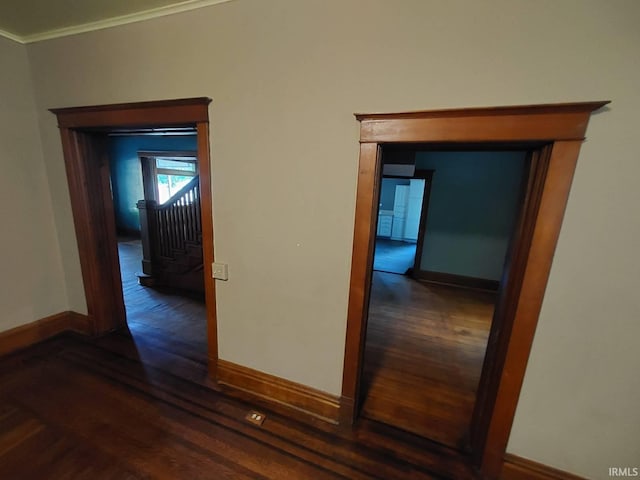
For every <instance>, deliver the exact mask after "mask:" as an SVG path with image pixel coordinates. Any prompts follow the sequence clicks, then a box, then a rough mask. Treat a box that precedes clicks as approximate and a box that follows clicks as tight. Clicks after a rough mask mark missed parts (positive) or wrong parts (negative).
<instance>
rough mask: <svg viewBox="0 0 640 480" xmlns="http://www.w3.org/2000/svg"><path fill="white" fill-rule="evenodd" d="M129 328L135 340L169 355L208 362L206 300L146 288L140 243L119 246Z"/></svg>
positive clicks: (129, 241) (123, 241) (134, 242)
mask: <svg viewBox="0 0 640 480" xmlns="http://www.w3.org/2000/svg"><path fill="white" fill-rule="evenodd" d="M118 255H119V256H120V270H121V275H122V290H123V293H124V303H125V307H126V310H127V324H128V325H129V330H130V331H131V334H132V335H133V336H134V338H136V339H137V338H140V337H143V338H144V339H146V340H147V341H151V340H154V341H156V342H158V343H160V344H162V345H164V346H165V348H166V349H168V350H169V351H173V352H174V353H182V354H184V355H187V356H189V357H191V358H199V359H201V360H203V361H204V360H205V359H206V358H207V321H206V318H207V316H206V306H205V303H204V300H200V299H198V298H197V297H189V296H184V295H177V294H175V293H174V292H171V291H165V290H162V289H155V288H150V287H143V286H141V285H140V284H139V283H138V277H137V276H136V274H137V273H139V272H141V270H142V266H141V260H142V246H141V243H140V240H132V239H123V240H122V241H120V242H118Z"/></svg>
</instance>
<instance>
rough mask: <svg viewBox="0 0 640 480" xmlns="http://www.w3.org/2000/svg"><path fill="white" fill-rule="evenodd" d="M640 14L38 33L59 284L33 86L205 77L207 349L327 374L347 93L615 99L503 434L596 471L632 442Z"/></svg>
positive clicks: (72, 293) (228, 15)
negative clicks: (211, 225)
mask: <svg viewBox="0 0 640 480" xmlns="http://www.w3.org/2000/svg"><path fill="white" fill-rule="evenodd" d="M639 22H640V2H637V1H635V0H628V1H622V0H619V1H603V0H575V1H570V0H561V1H558V0H537V1H535V2H534V1H531V0H521V1H518V0H494V1H492V2H476V1H473V0H469V1H448V2H445V1H439V0H430V1H426V0H397V1H391V0H303V1H301V0H268V1H267V0H236V1H233V2H229V3H225V4H221V5H217V6H214V7H210V8H206V9H202V10H197V11H193V12H190V13H185V14H180V15H175V16H172V17H165V18H161V19H156V20H152V21H148V22H143V23H138V24H132V25H128V26H122V27H118V28H113V29H109V30H103V31H99V32H94V33H90V34H84V35H80V36H74V37H68V38H63V39H58V40H52V41H46V42H42V43H37V44H33V45H30V46H29V55H30V60H31V64H32V72H33V77H34V82H35V91H36V96H37V102H38V106H39V112H40V124H41V129H42V142H43V147H44V151H45V152H46V154H45V161H46V164H47V166H48V170H49V181H50V185H51V190H52V192H51V193H52V197H53V200H54V205H55V207H54V213H55V218H56V225H57V227H58V235H59V241H60V244H61V246H62V248H61V251H62V257H63V263H64V268H65V276H66V285H67V288H68V291H69V300H70V305H71V307H72V308H73V309H77V310H81V311H82V310H84V309H85V308H86V307H85V304H84V295H83V291H82V284H81V278H80V273H79V266H78V259H77V252H76V249H75V244H74V232H73V226H72V221H71V212H70V208H69V202H68V193H67V188H66V182H65V178H64V172H63V170H62V155H61V148H60V145H59V140H58V137H57V131H56V125H55V120H54V118H53V116H52V115H50V114H49V113H47V112H46V108H49V107H62V106H71V105H86V104H99V103H111V102H126V101H140V100H152V99H163V98H176V97H192V96H202V95H205V96H210V97H212V98H213V104H212V106H211V110H210V112H211V118H212V127H211V132H212V166H213V188H214V222H215V232H216V237H215V243H216V252H215V253H216V257H217V259H218V260H219V261H221V262H227V263H228V264H229V276H230V279H229V281H228V282H226V283H223V282H221V283H218V291H217V294H218V297H217V299H218V318H219V344H220V356H221V358H223V359H225V360H229V361H232V362H236V363H239V364H241V365H246V366H248V367H252V368H256V369H259V370H262V371H266V372H268V373H271V374H274V375H278V376H282V377H285V378H288V379H291V380H294V381H297V382H301V383H304V384H308V385H312V386H314V387H317V388H320V389H322V390H326V391H328V392H331V393H334V394H337V393H339V391H340V383H341V375H342V360H343V349H344V335H345V323H346V308H347V294H348V280H349V262H350V249H351V241H352V224H353V215H354V198H355V182H356V171H357V152H358V142H357V140H358V125H357V122H356V121H355V120H354V117H353V115H352V114H353V113H354V112H372V111H383V112H385V111H386V112H388V111H399V110H415V109H425V108H426V109H435V108H448V107H466V106H480V105H509V104H531V103H544V102H569V101H582V100H600V99H611V100H612V101H613V104H612V107H611V109H610V110H609V111H605V112H603V113H599V114H598V115H596V116H594V117H593V119H592V122H591V125H590V127H589V130H588V138H589V139H588V141H587V142H586V143H585V145H584V148H583V154H582V155H581V158H580V165H579V167H578V171H577V174H576V178H575V182H574V188H573V191H572V195H571V198H570V202H569V207H568V211H567V217H566V222H565V225H564V228H563V232H562V235H561V240H560V245H559V249H558V254H557V257H556V260H555V263H554V267H553V271H552V276H551V283H550V287H549V292H548V295H547V297H546V300H545V305H544V309H543V312H542V318H541V321H540V328H539V332H538V334H537V338H536V342H535V346H534V350H533V353H532V356H531V360H530V366H529V370H528V374H527V378H526V383H525V386H524V390H523V394H522V398H521V402H520V406H519V409H518V412H517V417H516V422H515V426H514V431H513V434H512V438H511V442H510V445H509V451H511V452H513V453H516V454H519V455H522V456H525V457H528V458H532V459H534V460H537V461H540V462H543V463H547V464H550V465H553V466H556V467H559V468H563V469H567V470H570V471H573V472H576V473H578V474H582V475H586V476H589V477H591V478H605V477H606V473H607V472H606V468H607V467H608V466H609V465H626V464H632V463H633V462H636V463H637V462H638V459H640V451H639V449H640V447H639V443H638V439H637V432H638V431H640V413H639V410H638V408H637V405H638V403H639V397H640V384H639V382H638V374H637V365H638V363H639V362H638V354H637V338H639V337H640V322H638V319H639V316H640V315H639V313H640V311H639V310H640V303H639V299H640V295H638V294H637V292H636V290H637V289H638V287H640V278H639V277H638V275H639V274H638V272H639V269H638V265H637V258H638V254H637V243H638V238H639V235H640V225H639V220H638V213H637V206H638V201H639V200H640V195H639V194H638V188H637V186H636V183H637V179H638V178H640V162H638V154H637V146H636V142H635V141H634V140H635V136H636V132H635V126H636V125H637V116H636V112H635V111H634V109H637V108H639V107H640V101H639V96H638V93H637V85H638V84H640V71H639V66H638V65H639V64H638V62H637V56H638V55H637V54H638V45H640V35H639V32H640V29H638V28H637V25H638V24H639ZM634 346H635V347H634Z"/></svg>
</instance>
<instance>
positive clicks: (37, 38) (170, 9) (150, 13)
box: [0, 0, 233, 44]
mask: <svg viewBox="0 0 640 480" xmlns="http://www.w3.org/2000/svg"><path fill="white" fill-rule="evenodd" d="M231 1H233V0H186V1H184V2H180V3H176V4H174V5H166V6H164V7H158V8H152V9H150V10H144V11H142V12H136V13H131V14H128V15H121V16H119V17H112V18H107V19H104V20H99V21H96V22H89V23H83V24H81V25H74V26H72V27H64V28H57V29H53V30H47V31H45V32H40V33H35V34H32V35H24V36H20V35H15V34H12V33H9V32H7V31H4V30H0V36H3V37H6V38H9V39H11V40H13V41H15V42H18V43H22V44H26V43H35V42H41V41H43V40H51V39H54V38H60V37H68V36H70V35H77V34H79V33H86V32H93V31H95V30H103V29H105V28H111V27H117V26H119V25H127V24H129V23H135V22H141V21H144V20H150V19H153V18H158V17H164V16H166V15H173V14H175V13H182V12H188V11H190V10H196V9H198V8H203V7H209V6H211V5H217V4H219V3H227V2H231Z"/></svg>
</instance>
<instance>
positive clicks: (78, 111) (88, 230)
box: [50, 97, 218, 378]
mask: <svg viewBox="0 0 640 480" xmlns="http://www.w3.org/2000/svg"><path fill="white" fill-rule="evenodd" d="M209 103H211V99H209V98H204V97H199V98H188V99H178V100H163V101H154V102H140V103H123V104H115V105H100V106H89V107H71V108H56V109H52V110H50V111H51V112H52V113H54V114H55V115H56V116H57V119H58V127H59V129H60V136H61V139H62V150H63V154H64V159H65V167H66V172H67V181H68V185H69V195H70V198H71V209H72V212H73V221H74V225H75V230H76V237H77V242H78V253H79V257H80V266H81V269H82V279H83V284H84V290H85V296H86V301H87V310H88V318H89V326H88V331H89V333H90V334H92V335H102V334H104V333H107V332H110V331H112V330H115V329H117V328H120V327H123V326H125V325H126V314H125V308H124V299H123V294H122V284H121V279H120V264H119V262H118V251H117V241H116V227H115V221H114V214H113V201H112V199H111V189H110V184H109V171H108V158H107V154H106V150H105V148H104V138H105V135H106V133H108V132H109V131H113V130H116V129H118V130H121V129H140V128H144V129H148V128H151V129H162V128H166V129H172V128H180V127H191V128H195V130H196V134H197V156H198V166H199V171H200V192H201V197H200V202H201V214H202V251H203V259H204V283H205V301H206V310H207V343H208V358H209V373H210V375H211V376H212V377H213V378H215V375H216V367H217V362H218V338H217V336H218V335H217V331H218V330H217V321H216V301H215V284H214V281H213V278H212V271H211V270H212V263H213V261H214V258H213V215H212V198H211V167H210V160H209Z"/></svg>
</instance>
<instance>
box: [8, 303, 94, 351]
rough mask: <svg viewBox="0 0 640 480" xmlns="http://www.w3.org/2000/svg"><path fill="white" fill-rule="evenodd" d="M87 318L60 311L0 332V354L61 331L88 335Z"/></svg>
mask: <svg viewBox="0 0 640 480" xmlns="http://www.w3.org/2000/svg"><path fill="white" fill-rule="evenodd" d="M89 325H90V323H89V318H88V317H87V316H86V315H83V314H81V313H77V312H71V311H67V312H60V313H56V314H54V315H49V316H48V317H44V318H41V319H39V320H36V321H34V322H31V323H27V324H26V325H20V326H18V327H15V328H12V329H11V330H7V331H5V332H1V333H0V356H2V355H8V354H10V353H13V352H17V351H18V350H22V349H24V348H27V347H30V346H32V345H35V344H37V343H40V342H43V341H45V340H47V339H49V338H51V337H55V336H56V335H59V334H60V333H63V332H76V333H80V334H82V335H88V334H89V332H90V328H89Z"/></svg>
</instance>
